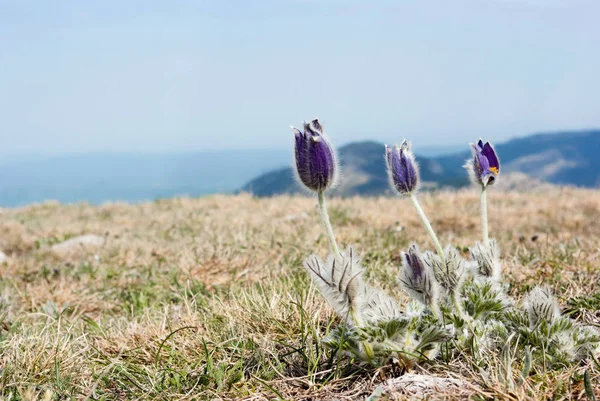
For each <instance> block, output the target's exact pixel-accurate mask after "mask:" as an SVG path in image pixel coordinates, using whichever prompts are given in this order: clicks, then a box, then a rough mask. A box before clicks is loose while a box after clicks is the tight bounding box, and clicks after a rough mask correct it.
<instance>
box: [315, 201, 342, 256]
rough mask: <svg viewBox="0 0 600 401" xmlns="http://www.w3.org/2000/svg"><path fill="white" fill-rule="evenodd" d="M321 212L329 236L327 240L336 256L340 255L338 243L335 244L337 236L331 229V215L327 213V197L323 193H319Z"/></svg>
mask: <svg viewBox="0 0 600 401" xmlns="http://www.w3.org/2000/svg"><path fill="white" fill-rule="evenodd" d="M318 194H319V212H320V213H321V221H322V222H323V225H324V226H325V233H326V235H327V239H328V240H329V245H331V249H332V250H333V253H334V254H335V255H339V254H340V250H339V248H338V246H337V242H335V236H334V235H333V228H332V227H331V222H330V221H329V214H328V213H327V205H326V204H325V196H323V191H319V192H318Z"/></svg>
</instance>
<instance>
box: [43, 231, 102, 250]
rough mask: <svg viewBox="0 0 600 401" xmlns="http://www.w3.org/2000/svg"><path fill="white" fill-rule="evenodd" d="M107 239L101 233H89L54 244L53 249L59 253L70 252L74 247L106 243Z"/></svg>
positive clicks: (89, 246) (88, 246)
mask: <svg viewBox="0 0 600 401" xmlns="http://www.w3.org/2000/svg"><path fill="white" fill-rule="evenodd" d="M104 242H105V239H104V237H101V236H99V235H94V234H88V235H80V236H79V237H73V238H70V239H68V240H66V241H65V242H61V243H60V244H55V245H52V250H53V251H55V252H58V253H64V252H68V251H70V250H72V249H79V248H83V249H88V248H95V247H99V246H102V245H104Z"/></svg>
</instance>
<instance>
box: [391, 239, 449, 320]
mask: <svg viewBox="0 0 600 401" xmlns="http://www.w3.org/2000/svg"><path fill="white" fill-rule="evenodd" d="M398 280H399V282H400V285H401V286H402V287H403V288H404V290H405V291H406V292H407V293H408V294H409V295H410V296H411V297H412V298H413V299H415V300H417V301H419V302H421V303H422V304H423V305H425V306H427V307H430V308H432V309H434V308H435V309H437V304H438V296H439V284H438V282H437V280H436V278H435V275H434V273H433V270H432V269H431V267H430V266H428V265H426V264H425V262H424V261H423V258H422V257H421V254H420V253H419V249H418V248H417V246H416V245H411V247H410V248H408V252H404V253H402V270H401V271H400V276H399V278H398Z"/></svg>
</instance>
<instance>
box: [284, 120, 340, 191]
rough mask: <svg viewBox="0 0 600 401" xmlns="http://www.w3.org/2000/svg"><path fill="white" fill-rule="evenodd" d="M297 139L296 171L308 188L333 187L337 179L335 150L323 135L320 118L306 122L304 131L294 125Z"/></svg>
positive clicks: (321, 189) (323, 188)
mask: <svg viewBox="0 0 600 401" xmlns="http://www.w3.org/2000/svg"><path fill="white" fill-rule="evenodd" d="M292 130H293V131H294V136H295V139H296V145H295V154H296V173H297V175H298V179H299V180H300V181H301V182H302V184H304V185H305V186H306V187H307V188H308V189H310V190H312V191H316V192H321V191H325V190H327V189H328V188H331V187H332V186H333V185H334V184H335V181H336V176H337V162H336V155H335V151H334V150H333V148H332V147H331V145H330V144H329V142H328V141H327V140H326V139H325V137H324V136H323V127H322V126H321V124H320V123H319V120H318V119H316V118H315V119H314V120H312V121H311V122H310V123H306V122H304V132H301V131H300V130H299V129H297V128H294V127H292Z"/></svg>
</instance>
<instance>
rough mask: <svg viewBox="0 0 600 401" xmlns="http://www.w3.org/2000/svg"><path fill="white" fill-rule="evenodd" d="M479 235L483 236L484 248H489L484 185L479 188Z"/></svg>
mask: <svg viewBox="0 0 600 401" xmlns="http://www.w3.org/2000/svg"><path fill="white" fill-rule="evenodd" d="M481 235H482V237H483V246H485V247H486V248H489V246H490V237H489V233H488V218H487V191H486V187H482V188H481Z"/></svg>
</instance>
